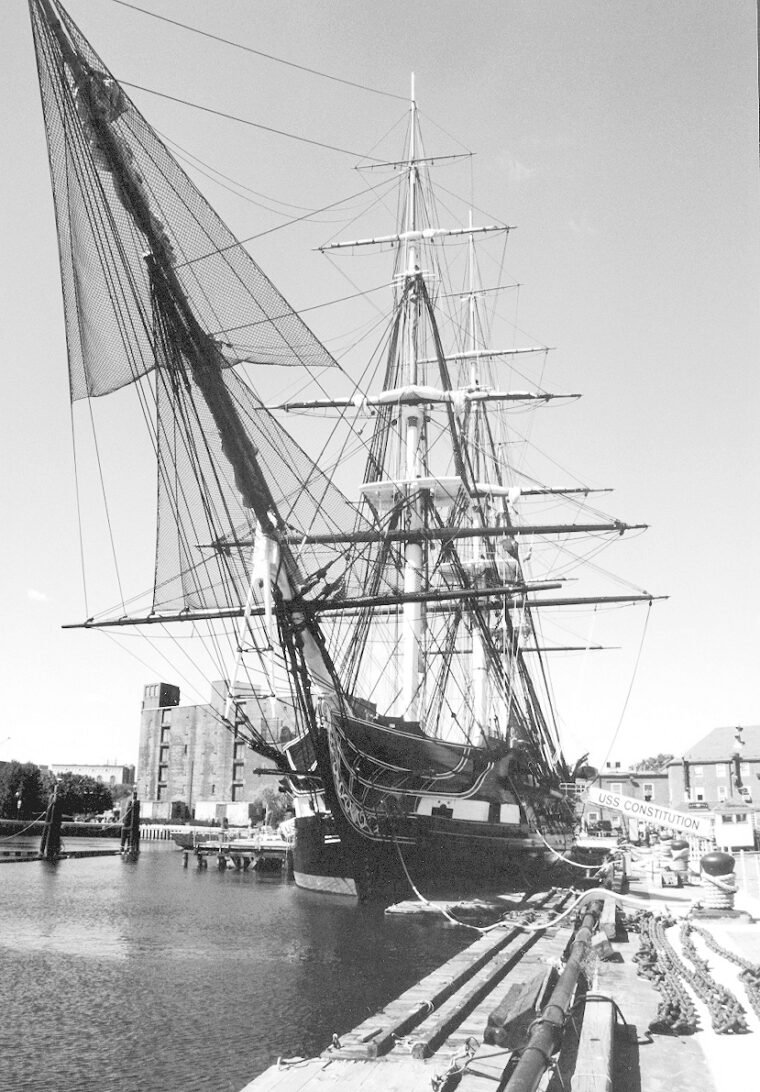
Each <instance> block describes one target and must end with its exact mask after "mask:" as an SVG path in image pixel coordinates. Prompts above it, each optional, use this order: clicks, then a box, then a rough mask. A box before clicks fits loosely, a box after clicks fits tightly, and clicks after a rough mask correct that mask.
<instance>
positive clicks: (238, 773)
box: [232, 762, 244, 781]
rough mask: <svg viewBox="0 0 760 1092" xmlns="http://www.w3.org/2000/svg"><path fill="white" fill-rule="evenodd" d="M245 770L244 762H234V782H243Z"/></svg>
mask: <svg viewBox="0 0 760 1092" xmlns="http://www.w3.org/2000/svg"><path fill="white" fill-rule="evenodd" d="M243 769H244V767H243V763H242V762H233V763H232V780H233V781H242V780H243Z"/></svg>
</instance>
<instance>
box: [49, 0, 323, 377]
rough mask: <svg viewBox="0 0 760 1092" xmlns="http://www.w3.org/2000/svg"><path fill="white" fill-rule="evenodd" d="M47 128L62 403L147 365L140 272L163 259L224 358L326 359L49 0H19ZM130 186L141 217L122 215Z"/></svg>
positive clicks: (315, 362) (151, 358) (146, 314)
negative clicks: (63, 361)
mask: <svg viewBox="0 0 760 1092" xmlns="http://www.w3.org/2000/svg"><path fill="white" fill-rule="evenodd" d="M30 10H31V17H32V28H33V32H34V43H35V49H36V54H37V64H38V69H39V77H40V86H41V91H42V102H43V110H44V116H45V126H46V130H47V139H48V150H49V158H50V169H51V174H52V180H53V190H54V195H55V206H56V220H57V228H58V237H59V245H60V255H61V272H62V279H63V292H64V303H65V317H66V334H67V339H68V346H69V361H70V363H69V367H70V374H71V396H72V399H79V398H84V397H87V396H89V395H102V394H107V393H108V392H109V391H114V390H117V389H118V388H120V387H123V386H125V385H126V384H128V383H131V382H133V381H134V380H135V379H137V378H138V377H139V376H141V375H144V374H146V373H147V372H149V371H151V370H152V369H153V368H155V367H156V359H155V351H154V344H153V338H152V334H151V321H150V315H151V302H150V301H151V291H150V276H149V272H148V270H147V268H146V262H145V258H144V255H145V254H146V252H148V251H151V250H154V249H155V247H154V242H155V240H156V239H159V240H161V242H162V244H163V249H164V256H165V258H166V260H167V261H169V262H170V263H171V265H172V268H173V270H174V272H175V275H176V277H177V281H178V283H179V285H180V287H181V288H182V290H183V291H184V293H185V294H186V296H187V299H188V301H189V304H190V306H191V307H192V309H193V312H194V314H195V316H196V318H197V320H198V322H199V324H200V325H201V327H202V328H203V329H204V330H205V331H206V332H207V333H208V334H210V335H211V336H212V337H213V338H214V339H215V340H216V342H217V344H218V347H219V350H220V353H221V355H222V357H223V358H224V359H225V361H226V363H227V364H234V363H236V362H237V361H239V360H241V359H246V360H250V361H252V362H253V363H258V364H279V365H299V366H305V367H309V368H320V369H321V368H325V367H330V366H332V365H334V363H335V362H334V360H333V358H332V357H331V355H330V354H329V353H328V351H327V350H326V349H325V347H324V346H323V345H322V344H321V343H320V342H319V340H318V339H317V338H316V337H315V335H314V334H313V333H312V332H311V330H310V329H309V328H308V326H306V325H305V323H304V322H303V321H302V320H301V319H300V318H299V317H298V315H297V314H296V313H295V312H294V311H293V309H292V307H291V306H290V305H289V304H288V303H287V301H286V300H285V299H284V298H283V296H282V295H281V294H280V292H278V291H277V289H276V288H275V287H274V285H273V284H272V283H271V281H270V280H269V279H268V278H267V277H266V275H265V274H264V273H263V272H262V270H261V269H260V268H259V266H258V265H257V264H256V262H255V261H254V260H253V258H252V257H251V256H250V255H249V254H248V253H247V251H246V250H245V249H244V248H243V247H242V246H241V245H240V244H239V243H238V241H237V239H236V238H235V237H234V235H233V234H232V233H231V232H230V230H229V229H228V228H227V227H226V225H225V224H224V223H223V222H222V221H221V219H220V218H219V217H218V215H217V214H216V213H215V212H214V210H213V209H212V208H211V207H210V206H209V204H208V203H207V201H206V200H205V198H204V197H203V196H202V195H201V193H200V192H199V191H198V189H197V188H196V187H195V186H194V185H193V183H192V182H191V181H190V179H189V178H188V177H187V175H186V174H185V172H184V171H183V170H182V168H181V167H180V166H179V164H178V163H177V162H176V161H175V159H174V158H173V157H172V156H171V155H170V153H169V152H168V151H167V149H166V147H165V146H164V144H163V143H162V142H161V140H160V139H159V138H158V136H157V135H156V133H155V132H154V131H153V129H152V128H151V127H150V126H149V125H148V123H147V122H146V121H145V119H144V118H143V116H142V115H141V114H140V112H139V111H138V110H137V108H136V107H135V106H134V104H133V103H132V102H131V101H130V99H129V98H128V96H127V95H126V93H125V92H124V90H123V88H122V87H120V85H119V84H118V83H117V82H116V80H115V79H114V78H113V76H112V75H111V74H110V72H109V71H108V69H107V68H106V66H105V65H104V64H103V62H102V61H101V60H100V58H99V57H98V55H97V54H96V53H95V52H94V50H93V49H92V47H91V46H90V45H89V43H88V42H87V40H86V39H85V38H84V37H83V35H82V34H81V32H80V31H79V30H78V28H77V27H76V25H75V24H74V23H73V21H72V20H71V18H70V17H69V15H68V14H67V13H66V11H65V10H64V9H63V8H62V7H61V5H60V4H59V3H58V0H30ZM135 188H137V189H138V190H139V191H141V192H140V193H139V194H138V196H139V197H140V198H141V200H142V199H144V203H145V204H146V206H147V207H148V209H149V220H147V221H143V222H141V221H140V218H139V217H138V218H136V217H135V215H134V204H135V202H134V200H133V198H134V196H135V195H134V193H133V192H132V191H134V189H135Z"/></svg>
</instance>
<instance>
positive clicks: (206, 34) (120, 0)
mask: <svg viewBox="0 0 760 1092" xmlns="http://www.w3.org/2000/svg"><path fill="white" fill-rule="evenodd" d="M111 2H112V3H114V4H119V6H120V7H122V8H131V10H132V11H139V12H140V13H141V14H142V15H150V17H151V18H152V19H159V20H160V21H161V22H162V23H171V25H172V26H175V27H181V28H182V29H183V30H189V31H190V32H191V33H192V34H199V35H200V36H201V37H202V38H211V39H212V40H213V41H215V42H221V43H222V44H223V45H228V46H232V48H233V49H242V50H243V51H244V52H245V53H252V54H254V56H256V57H263V58H264V59H265V60H267V61H275V62H276V63H277V64H282V65H286V66H287V67H288V68H296V69H298V70H299V71H300V72H307V73H308V74H309V75H310V76H319V77H320V78H321V79H324V80H331V81H332V82H333V83H342V84H344V85H345V86H346V87H354V88H356V89H357V90H359V91H367V92H369V93H370V94H372V95H383V96H384V97H385V98H388V99H398V100H399V101H401V102H406V101H407V99H406V96H404V95H396V94H394V92H392V91H381V90H380V88H378V87H370V86H369V85H368V84H366V83H355V82H354V81H353V80H347V79H344V78H343V77H342V76H333V75H331V74H330V73H329V72H320V71H319V69H317V68H309V67H307V66H306V65H303V64H296V62H295V61H286V60H285V59H284V58H283V57H275V56H274V55H273V54H271V53H264V52H263V51H262V50H260V49H254V48H253V47H252V46H247V45H243V43H242V42H233V41H231V40H230V39H229V38H222V37H220V36H219V35H218V34H211V33H210V31H207V30H201V29H200V27H193V26H190V25H189V24H188V23H180V22H179V20H178V19H169V18H168V16H166V15H159V14H158V12H155V11H147V10H146V9H145V8H140V7H138V6H137V5H136V4H128V3H127V2H126V0H111Z"/></svg>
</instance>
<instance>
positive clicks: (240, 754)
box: [232, 739, 245, 762]
mask: <svg viewBox="0 0 760 1092" xmlns="http://www.w3.org/2000/svg"><path fill="white" fill-rule="evenodd" d="M232 757H233V759H234V761H235V762H242V761H243V759H244V758H245V743H243V741H242V739H238V740H236V741H235V746H234V747H233V749H232Z"/></svg>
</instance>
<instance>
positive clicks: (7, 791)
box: [0, 761, 48, 819]
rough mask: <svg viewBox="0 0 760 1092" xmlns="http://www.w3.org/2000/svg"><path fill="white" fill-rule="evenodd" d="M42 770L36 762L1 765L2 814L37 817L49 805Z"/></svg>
mask: <svg viewBox="0 0 760 1092" xmlns="http://www.w3.org/2000/svg"><path fill="white" fill-rule="evenodd" d="M47 802H48V800H47V793H46V791H45V785H44V783H43V780H42V771H41V770H40V768H39V766H36V765H35V764H34V762H15V761H14V762H6V763H3V765H2V766H0V816H2V818H3V819H36V818H37V816H39V815H41V814H42V812H44V811H45V808H46V807H47Z"/></svg>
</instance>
